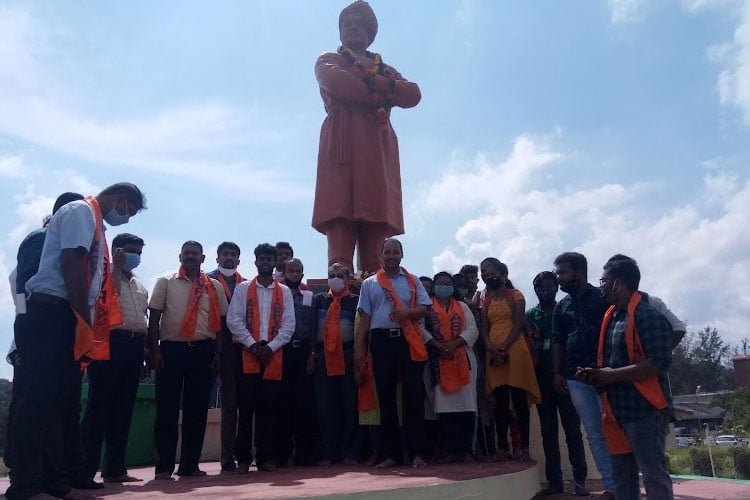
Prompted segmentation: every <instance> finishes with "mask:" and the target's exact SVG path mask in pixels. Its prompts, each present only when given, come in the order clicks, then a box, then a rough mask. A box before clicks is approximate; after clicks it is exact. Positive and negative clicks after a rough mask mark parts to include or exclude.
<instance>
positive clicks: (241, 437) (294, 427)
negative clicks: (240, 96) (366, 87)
mask: <svg viewBox="0 0 750 500" xmlns="http://www.w3.org/2000/svg"><path fill="white" fill-rule="evenodd" d="M144 208H145V198H144V196H143V194H142V193H141V191H140V190H139V189H138V188H137V187H136V186H135V185H133V184H129V183H119V184H115V185H112V186H110V187H108V188H106V189H105V190H104V191H102V192H101V193H100V194H99V195H97V196H95V197H87V198H85V199H84V198H83V197H82V196H80V195H76V194H74V193H65V194H64V195H62V196H61V197H60V198H59V199H58V201H57V202H56V204H55V208H54V215H53V216H52V218H51V219H50V220H49V221H47V222H45V225H46V227H45V228H44V229H42V230H37V231H35V232H33V233H31V234H30V235H29V236H28V237H27V238H26V239H25V240H24V242H23V243H22V244H21V247H20V248H19V252H18V266H17V269H16V271H15V272H14V274H13V276H12V286H13V288H14V290H15V292H16V298H17V308H18V315H17V316H16V322H15V325H14V326H15V332H14V333H15V335H14V337H15V349H14V350H13V352H12V353H11V356H9V359H10V360H11V361H12V362H13V364H14V367H15V376H14V387H13V397H12V403H11V410H10V415H9V433H8V440H9V442H8V447H7V450H6V455H5V460H6V463H7V465H8V466H9V467H10V469H11V471H10V478H11V485H10V487H9V488H8V490H7V492H6V495H7V497H8V498H10V499H15V498H32V497H35V496H37V495H42V496H43V495H51V496H54V497H58V498H68V499H79V498H88V497H90V493H89V490H93V489H97V488H101V487H103V484H102V483H100V482H96V481H95V480H94V478H95V476H96V474H97V472H98V471H99V470H100V469H101V477H102V479H103V481H104V482H118V483H122V482H130V481H137V480H138V479H137V478H135V477H132V476H130V475H129V474H128V472H127V469H126V466H125V451H126V445H127V438H128V432H129V426H130V420H131V416H132V412H133V407H134V403H135V397H136V391H137V388H138V385H139V382H140V380H141V377H142V374H143V373H144V371H151V370H153V371H155V373H156V376H155V385H156V392H155V394H156V418H155V423H154V436H155V437H154V441H155V442H154V445H155V451H156V468H155V478H156V479H170V478H171V477H172V475H173V474H175V473H176V474H177V475H179V476H200V475H204V474H205V472H203V471H201V470H200V468H199V462H200V457H201V452H202V445H203V439H204V434H205V427H206V418H207V411H208V406H209V399H210V393H211V389H212V386H213V383H214V380H215V379H216V376H217V375H218V379H219V384H220V399H221V468H222V472H236V473H247V472H248V471H249V469H250V468H251V467H252V466H253V465H254V466H255V467H257V469H258V470H259V471H273V470H275V469H276V468H278V467H283V466H287V465H289V464H292V463H293V464H296V465H326V464H331V463H345V464H351V465H353V464H357V463H360V462H363V461H369V462H370V463H372V464H373V465H375V466H377V467H380V468H389V467H395V466H399V465H402V464H409V465H411V466H412V467H423V466H425V465H426V464H427V462H428V461H435V462H438V463H451V462H461V463H466V462H471V461H474V460H476V459H477V458H480V457H485V458H487V459H490V460H508V459H513V458H514V459H517V460H522V461H523V460H530V457H529V418H530V407H531V405H536V406H537V410H538V413H539V419H540V422H541V428H542V437H543V445H544V452H545V457H546V474H547V479H548V486H547V489H546V490H545V493H547V494H555V493H558V492H561V491H562V489H563V482H562V472H561V466H560V449H559V445H558V436H557V429H558V414H559V418H560V421H561V422H562V425H563V429H564V431H565V434H566V440H567V444H568V455H569V458H570V463H571V465H572V467H573V472H574V479H575V481H574V491H575V493H577V494H581V495H583V494H588V491H587V490H586V488H585V484H584V483H585V480H586V476H587V468H586V467H587V466H586V461H585V454H584V449H583V443H582V437H581V431H580V422H581V421H582V422H583V425H584V427H585V429H586V435H587V437H588V440H589V444H590V448H591V451H592V454H593V456H594V460H595V462H596V466H597V468H598V469H599V472H600V473H601V475H602V479H603V483H604V487H605V488H606V490H607V492H605V494H604V495H605V497H606V496H607V495H609V497H610V498H617V499H631V498H638V496H639V481H638V472H639V471H640V472H641V473H642V474H643V477H644V483H645V486H646V489H647V491H648V495H649V498H671V482H670V479H669V475H668V472H667V466H666V461H665V458H664V444H665V436H666V429H667V423H668V421H669V418H670V394H669V389H668V386H667V380H666V370H667V369H668V368H669V364H670V361H671V348H672V347H674V345H676V343H677V342H679V339H680V338H681V334H682V333H684V330H685V327H684V325H683V324H682V323H681V322H680V321H679V320H678V319H677V318H675V317H674V315H672V314H671V312H669V310H668V309H666V306H665V305H664V303H663V302H662V301H660V300H659V299H658V298H657V297H654V296H649V295H647V294H646V293H644V292H640V291H639V290H638V286H639V280H640V272H639V270H638V266H637V264H636V262H635V260H633V259H632V258H629V257H627V256H624V255H619V254H618V255H615V256H613V257H612V258H611V259H610V260H609V261H608V262H607V263H606V264H605V266H604V271H603V274H602V278H601V280H600V287H598V288H597V287H594V286H593V285H591V284H589V282H588V277H587V263H586V258H585V257H584V256H583V255H581V254H579V253H574V252H569V253H563V254H561V255H560V256H558V257H557V258H556V259H555V260H554V271H543V272H540V273H539V274H538V275H537V276H536V277H535V278H534V279H533V286H534V291H535V294H536V295H537V298H538V304H537V305H536V306H534V307H532V308H530V309H528V310H526V302H525V298H524V296H523V294H522V293H521V292H520V291H519V290H517V289H515V288H514V287H513V285H512V283H511V281H510V280H509V279H508V276H509V271H508V267H507V265H505V264H504V263H502V262H500V261H499V260H498V259H496V258H492V257H490V258H487V259H484V260H483V261H482V263H481V266H479V267H477V266H473V265H466V266H464V267H463V268H462V269H461V272H459V273H457V274H451V273H448V272H445V271H441V272H439V273H437V274H436V275H435V276H434V277H432V278H429V277H424V276H423V277H421V278H418V277H417V276H415V275H413V274H411V273H409V272H408V271H407V270H406V269H404V268H403V267H401V260H402V258H403V256H404V249H403V247H402V244H401V242H400V241H399V240H397V239H393V238H388V239H385V240H384V241H383V242H382V243H381V245H380V247H379V255H380V259H381V262H382V267H381V269H380V270H378V271H377V272H376V273H374V274H373V275H371V276H369V277H366V278H365V279H357V280H355V279H354V275H353V273H352V270H351V269H350V268H349V266H348V265H346V264H343V263H333V264H332V265H330V266H329V269H328V280H327V285H328V290H327V291H325V292H319V293H317V294H315V293H313V291H311V290H310V289H308V287H307V286H306V285H305V284H304V283H303V278H304V266H303V263H302V261H301V260H300V259H299V258H295V257H294V253H293V250H292V247H291V245H289V244H288V243H284V242H280V243H278V244H276V245H270V244H267V243H263V244H260V245H258V246H256V247H255V249H254V252H253V254H254V265H255V267H256V271H257V274H256V275H255V276H254V277H253V278H252V279H250V280H246V279H245V278H243V277H242V276H241V275H240V273H239V272H238V270H237V269H238V266H239V264H240V247H239V246H238V245H237V244H236V243H232V242H224V243H222V244H220V245H219V247H218V248H217V255H216V264H217V266H216V268H215V269H214V270H212V271H210V272H204V271H203V269H202V266H203V264H204V261H205V253H204V249H203V247H202V245H201V244H200V243H199V242H197V241H192V240H190V241H186V242H185V243H184V244H183V245H182V247H181V249H180V254H179V263H176V267H178V270H177V272H175V273H174V274H171V275H169V276H165V277H161V278H159V279H158V280H157V282H156V284H155V286H154V288H153V290H152V291H151V293H150V297H149V293H148V292H147V290H146V289H145V287H144V286H143V284H142V283H141V281H140V280H139V279H138V277H137V276H136V275H135V273H134V269H135V268H136V267H137V266H138V264H139V263H140V259H141V254H142V251H143V249H144V246H145V241H144V239H143V238H141V237H139V236H137V235H133V234H129V233H121V234H118V235H117V236H115V237H114V238H113V240H112V251H111V254H110V251H109V249H108V245H107V240H106V238H105V232H104V228H103V223H104V222H106V224H107V225H109V226H118V225H120V224H124V223H126V222H127V221H128V219H129V218H130V217H132V216H134V215H136V214H137V213H138V212H140V211H141V210H143V209H144ZM480 275H481V278H482V281H483V282H484V285H485V288H484V290H481V291H480V290H477V287H478V282H479V276H480ZM558 287H559V288H560V289H561V290H562V291H563V292H565V293H566V294H567V295H566V296H565V297H564V298H563V299H562V300H560V301H559V302H556V296H557V293H558ZM660 311H661V312H660ZM665 315H666V316H665ZM144 368H145V369H147V370H144ZM84 371H85V372H86V373H87V376H88V382H89V393H88V402H87V405H86V410H85V412H84V415H83V417H82V419H80V421H79V416H80V393H81V379H82V373H83V372H84ZM180 412H181V413H182V418H181V446H180V454H179V457H177V453H176V452H177V443H178V433H179V431H180ZM602 415H604V418H602ZM103 447H104V453H103V454H102V448H103ZM175 469H176V470H175Z"/></svg>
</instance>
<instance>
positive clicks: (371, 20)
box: [339, 0, 378, 50]
mask: <svg viewBox="0 0 750 500" xmlns="http://www.w3.org/2000/svg"><path fill="white" fill-rule="evenodd" d="M377 33H378V19H377V18H376V17H375V12H373V11H372V7H370V4H369V3H367V2H365V1H364V0H356V1H354V2H352V3H350V4H349V5H347V6H346V7H344V10H342V11H341V14H339V38H340V39H341V43H342V44H343V45H344V46H345V47H349V48H350V49H352V50H357V49H361V50H364V49H366V48H367V47H369V46H370V44H372V42H373V41H374V40H375V35H377Z"/></svg>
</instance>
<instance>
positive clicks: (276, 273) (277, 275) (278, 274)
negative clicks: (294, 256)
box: [273, 269, 284, 281]
mask: <svg viewBox="0 0 750 500" xmlns="http://www.w3.org/2000/svg"><path fill="white" fill-rule="evenodd" d="M273 277H274V278H276V281H283V280H284V273H283V272H281V271H279V270H276V269H275V270H274V271H273Z"/></svg>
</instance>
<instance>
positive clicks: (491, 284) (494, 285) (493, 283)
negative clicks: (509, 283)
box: [485, 277, 503, 290]
mask: <svg viewBox="0 0 750 500" xmlns="http://www.w3.org/2000/svg"><path fill="white" fill-rule="evenodd" d="M485 284H486V285H487V288H489V289H490V290H497V289H498V288H500V285H502V284H503V281H502V280H501V279H500V278H498V277H494V278H487V281H485Z"/></svg>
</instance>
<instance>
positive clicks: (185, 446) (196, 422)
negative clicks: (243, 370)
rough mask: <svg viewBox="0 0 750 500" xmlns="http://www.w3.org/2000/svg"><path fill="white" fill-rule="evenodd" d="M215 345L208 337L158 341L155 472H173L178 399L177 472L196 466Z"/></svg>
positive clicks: (200, 448)
mask: <svg viewBox="0 0 750 500" xmlns="http://www.w3.org/2000/svg"><path fill="white" fill-rule="evenodd" d="M215 348H216V346H215V343H214V341H213V340H212V339H208V340H200V341H193V342H165V341H162V342H161V344H160V350H161V355H162V358H163V359H164V368H163V369H161V370H159V371H158V372H156V424H155V426H154V441H155V445H156V454H157V459H156V473H157V474H159V473H164V472H166V473H169V474H172V473H173V472H174V466H175V456H176V454H177V429H178V420H179V416H180V400H182V444H181V448H180V466H179V468H178V469H177V474H189V473H191V472H193V471H195V470H196V469H197V468H198V463H199V462H200V457H201V451H202V450H203V437H204V435H205V433H206V420H207V416H208V395H209V394H210V392H211V380H212V376H211V363H212V362H213V359H214V353H215Z"/></svg>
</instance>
